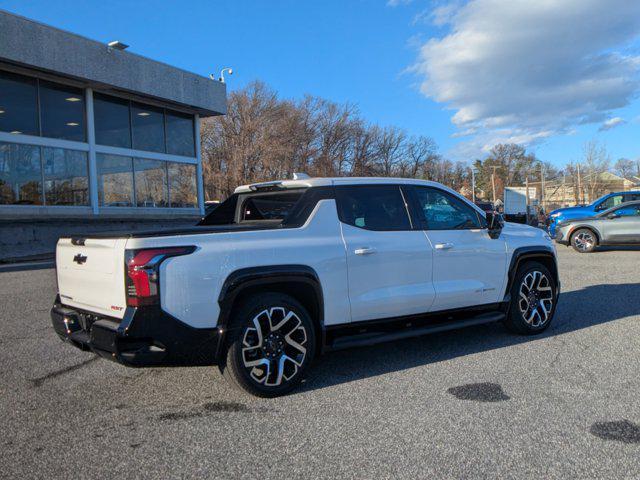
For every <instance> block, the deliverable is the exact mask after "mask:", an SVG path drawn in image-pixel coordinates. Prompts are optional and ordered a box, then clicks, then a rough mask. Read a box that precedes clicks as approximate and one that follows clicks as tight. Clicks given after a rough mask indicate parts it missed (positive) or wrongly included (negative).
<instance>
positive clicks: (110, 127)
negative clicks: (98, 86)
mask: <svg viewBox="0 0 640 480" xmlns="http://www.w3.org/2000/svg"><path fill="white" fill-rule="evenodd" d="M93 112H94V117H95V128H96V143H97V144H99V145H110V146H112V147H122V148H131V122H130V118H129V100H123V99H121V98H116V97H111V96H109V95H103V94H101V93H94V94H93Z"/></svg>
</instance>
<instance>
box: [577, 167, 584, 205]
mask: <svg viewBox="0 0 640 480" xmlns="http://www.w3.org/2000/svg"><path fill="white" fill-rule="evenodd" d="M576 166H577V167H578V203H580V204H582V203H584V201H583V200H582V198H583V195H582V179H581V178H580V162H578V163H577V164H576Z"/></svg>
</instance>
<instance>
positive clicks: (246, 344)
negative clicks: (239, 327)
mask: <svg viewBox="0 0 640 480" xmlns="http://www.w3.org/2000/svg"><path fill="white" fill-rule="evenodd" d="M251 325H252V326H249V327H247V328H246V330H245V332H244V335H243V337H242V363H243V366H244V368H245V369H247V371H248V373H249V376H250V377H251V379H252V380H254V381H255V382H257V383H259V384H262V385H265V386H269V387H277V386H279V385H281V384H282V382H283V380H284V381H289V380H291V379H292V378H293V377H295V376H296V374H297V373H298V371H299V369H300V368H301V367H302V364H303V363H304V360H305V358H306V356H307V347H306V345H307V338H308V335H307V331H306V329H305V327H304V325H303V324H302V321H301V320H300V317H298V315H297V314H296V313H295V312H293V311H292V310H290V309H287V308H284V307H271V308H269V309H265V310H262V311H261V312H260V313H258V314H257V315H256V316H255V317H253V319H252V321H251Z"/></svg>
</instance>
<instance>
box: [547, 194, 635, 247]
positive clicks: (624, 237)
mask: <svg viewBox="0 0 640 480" xmlns="http://www.w3.org/2000/svg"><path fill="white" fill-rule="evenodd" d="M555 233H556V235H555V239H556V242H558V243H561V244H563V245H571V246H572V247H573V248H574V249H575V250H576V251H578V252H580V253H588V252H592V251H593V250H594V249H595V248H596V247H597V246H598V245H633V244H640V201H636V202H628V203H623V204H622V205H618V206H616V207H613V208H609V209H608V210H605V211H604V212H602V213H599V214H598V215H595V216H593V217H587V218H576V219H573V220H567V221H565V222H561V223H559V224H558V225H557V227H556V232H555Z"/></svg>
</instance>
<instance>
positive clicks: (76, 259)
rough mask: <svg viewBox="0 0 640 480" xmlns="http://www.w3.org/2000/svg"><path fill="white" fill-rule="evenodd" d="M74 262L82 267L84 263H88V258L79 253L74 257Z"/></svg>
mask: <svg viewBox="0 0 640 480" xmlns="http://www.w3.org/2000/svg"><path fill="white" fill-rule="evenodd" d="M73 261H74V262H76V263H77V264H78V265H82V264H83V263H84V262H86V261H87V257H86V255H82V254H81V253H79V254H77V255H76V256H75V257H73Z"/></svg>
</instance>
